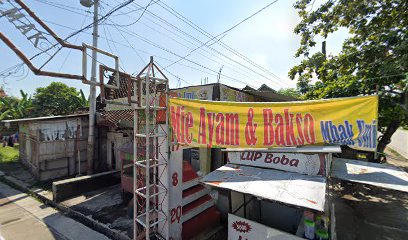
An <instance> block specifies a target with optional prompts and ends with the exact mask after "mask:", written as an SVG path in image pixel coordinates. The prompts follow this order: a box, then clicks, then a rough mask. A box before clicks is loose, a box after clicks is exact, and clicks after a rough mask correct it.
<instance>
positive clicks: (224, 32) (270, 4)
mask: <svg viewBox="0 0 408 240" xmlns="http://www.w3.org/2000/svg"><path fill="white" fill-rule="evenodd" d="M277 1H279V0H275V1H273V2H271V3H269V4H268V5H266V6H265V7H263V8H261V9H260V10H258V11H256V12H255V13H253V14H251V15H250V16H249V17H246V18H245V19H243V20H241V21H240V22H238V23H237V24H235V25H234V26H232V27H230V28H228V29H227V30H225V31H223V32H222V33H220V34H218V35H216V36H214V37H212V38H211V39H210V40H208V41H207V42H205V43H203V44H201V45H200V46H198V47H197V48H195V49H193V50H192V51H190V52H189V53H188V54H187V55H185V56H184V57H182V58H180V59H179V60H177V61H182V60H184V59H186V57H188V56H190V55H191V54H192V53H193V52H195V51H197V50H198V49H200V48H202V47H204V46H206V45H207V44H208V43H209V42H211V41H213V40H214V39H217V37H219V36H222V35H224V34H226V33H227V32H229V31H231V30H233V29H234V28H236V27H238V26H239V25H241V24H242V23H244V22H246V21H248V20H249V19H251V18H252V17H254V16H256V15H257V14H259V13H260V12H262V11H263V10H265V9H267V8H268V7H270V6H272V5H273V4H274V3H276V2H277ZM174 63H175V62H174ZM174 63H172V64H170V65H168V66H166V68H168V67H169V66H172V65H173V64H174Z"/></svg>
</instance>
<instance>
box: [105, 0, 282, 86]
mask: <svg viewBox="0 0 408 240" xmlns="http://www.w3.org/2000/svg"><path fill="white" fill-rule="evenodd" d="M116 2H117V1H116ZM104 4H106V5H108V6H110V5H109V4H107V3H106V2H104ZM132 5H135V6H136V7H140V5H138V4H137V3H133V4H132ZM146 13H147V14H148V15H150V16H152V17H153V18H154V19H155V20H158V21H160V22H162V23H163V24H166V25H168V26H170V27H171V28H173V29H174V30H175V31H177V32H180V33H181V34H183V35H186V36H187V37H189V38H191V39H193V40H194V41H196V42H198V43H199V44H201V45H203V44H204V42H202V41H200V40H199V39H197V38H196V37H194V36H192V35H191V34H188V33H186V32H185V31H183V30H181V29H180V28H178V27H177V26H175V25H174V24H172V23H170V22H168V21H167V20H165V19H163V18H161V17H160V16H158V15H157V14H154V13H152V12H151V11H149V10H147V11H146ZM128 17H130V16H128ZM130 18H131V17H130ZM167 30H168V29H167ZM168 31H169V30H168ZM170 32H171V31H170ZM195 46H197V45H195ZM206 47H208V48H209V49H210V50H212V51H214V52H215V53H217V54H218V55H220V56H222V57H224V58H226V59H228V60H229V61H231V62H234V63H236V64H238V65H240V66H241V67H243V68H245V69H248V70H249V71H251V72H252V73H255V74H257V75H259V76H261V77H263V78H265V79H267V80H269V81H272V82H273V81H274V80H272V79H270V78H269V77H267V76H265V75H263V74H261V73H259V72H257V71H255V70H253V69H252V68H250V67H248V66H245V65H244V64H242V63H240V62H238V61H236V60H235V59H233V58H231V57H229V56H227V55H225V54H223V53H222V52H220V51H218V50H216V49H214V48H212V47H210V46H206ZM275 84H277V85H280V83H279V82H276V81H275Z"/></svg>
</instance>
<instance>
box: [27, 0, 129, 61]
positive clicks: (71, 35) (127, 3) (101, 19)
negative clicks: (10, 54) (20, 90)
mask: <svg viewBox="0 0 408 240" xmlns="http://www.w3.org/2000/svg"><path fill="white" fill-rule="evenodd" d="M133 1H135V0H128V1H126V2H124V3H122V4H119V5H117V6H116V7H114V8H112V9H111V10H110V11H109V12H108V13H107V14H105V15H104V16H102V17H100V18H98V19H97V20H96V21H95V22H92V23H90V24H88V25H87V26H85V27H83V28H81V29H79V30H77V31H75V32H73V33H71V34H70V35H68V36H67V37H65V38H64V39H63V41H67V40H68V39H70V38H72V37H73V36H75V35H77V34H79V33H81V32H83V31H85V30H87V29H89V28H91V27H92V26H93V25H94V24H96V23H99V22H102V21H104V20H105V19H107V18H108V17H109V16H110V15H111V14H113V13H114V12H116V11H118V10H120V9H122V8H124V7H126V6H127V5H129V4H130V3H132V2H133ZM58 44H59V43H56V44H54V45H53V46H52V47H50V48H48V49H46V50H44V51H42V52H40V53H37V54H35V55H34V56H32V57H31V58H30V60H33V59H34V58H36V57H38V56H40V55H42V54H43V53H45V52H47V51H49V50H50V49H52V48H54V47H55V46H57V45H58Z"/></svg>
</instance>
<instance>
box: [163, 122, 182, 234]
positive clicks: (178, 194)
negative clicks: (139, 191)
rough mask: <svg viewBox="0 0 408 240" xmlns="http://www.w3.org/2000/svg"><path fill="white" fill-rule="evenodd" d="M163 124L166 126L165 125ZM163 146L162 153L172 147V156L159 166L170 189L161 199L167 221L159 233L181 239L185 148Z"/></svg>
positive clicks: (164, 181)
mask: <svg viewBox="0 0 408 240" xmlns="http://www.w3.org/2000/svg"><path fill="white" fill-rule="evenodd" d="M162 126H163V127H164V125H162ZM159 129H161V127H159ZM159 142H160V139H159ZM172 142H173V141H172ZM161 148H162V153H167V151H168V149H170V158H169V159H168V163H167V165H162V166H159V171H160V173H162V174H161V177H160V180H161V181H162V182H163V183H164V185H165V186H166V188H167V189H168V192H167V193H168V194H166V196H165V197H164V199H159V201H160V202H162V204H163V208H162V209H163V211H165V212H167V221H165V222H161V223H160V224H159V231H160V232H159V233H161V234H163V236H164V237H165V239H181V230H182V221H181V216H182V214H183V212H182V210H183V209H182V207H183V206H182V200H183V199H182V198H183V188H182V185H183V148H182V147H181V146H179V145H174V146H171V147H169V146H168V144H163V145H162V147H161ZM164 156H166V157H167V155H166V154H163V155H160V157H161V158H162V157H164ZM162 230H163V231H162Z"/></svg>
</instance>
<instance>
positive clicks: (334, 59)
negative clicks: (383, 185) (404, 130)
mask: <svg viewBox="0 0 408 240" xmlns="http://www.w3.org/2000/svg"><path fill="white" fill-rule="evenodd" d="M313 2H314V1H312V0H298V1H297V2H296V3H295V5H294V7H295V8H296V9H297V10H298V13H299V16H300V17H301V22H300V23H299V24H298V25H297V26H296V28H295V33H297V34H299V35H300V37H301V41H300V47H299V49H298V50H297V52H296V57H301V56H302V57H304V60H302V62H301V63H300V64H299V65H297V66H294V67H293V68H292V69H291V70H290V71H289V77H290V78H291V79H296V78H297V79H298V83H297V86H298V89H299V91H300V92H301V93H303V94H305V97H306V98H308V99H318V98H332V97H345V96H357V95H370V94H375V93H376V92H378V94H379V96H380V105H379V130H380V131H381V132H382V134H383V135H382V136H381V137H380V138H379V143H378V147H377V151H378V152H380V153H382V152H383V151H384V149H385V147H386V145H387V144H388V143H389V142H390V139H391V136H392V134H393V133H394V132H395V131H396V130H397V129H398V128H399V127H400V126H407V125H408V108H407V105H408V93H407V79H408V75H407V74H406V73H407V71H408V29H407V26H408V1H406V0H370V1H361V0H337V1H334V0H329V1H327V2H325V3H323V4H322V5H320V6H319V7H318V8H317V9H316V10H311V8H312V7H313ZM339 28H346V29H348V31H349V37H348V38H347V39H346V40H345V41H344V42H343V47H342V51H341V52H340V53H339V54H338V55H336V56H326V54H325V51H324V50H322V52H317V53H315V54H311V51H313V49H312V48H313V47H315V45H316V42H317V41H318V40H319V39H324V40H325V39H326V38H327V37H328V36H329V35H330V34H332V33H333V32H335V31H337V30H338V29H339ZM315 78H317V79H318V80H317V82H315V83H314V84H312V83H311V80H312V79H315ZM377 160H379V159H377Z"/></svg>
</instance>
